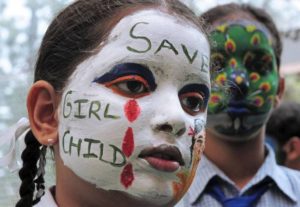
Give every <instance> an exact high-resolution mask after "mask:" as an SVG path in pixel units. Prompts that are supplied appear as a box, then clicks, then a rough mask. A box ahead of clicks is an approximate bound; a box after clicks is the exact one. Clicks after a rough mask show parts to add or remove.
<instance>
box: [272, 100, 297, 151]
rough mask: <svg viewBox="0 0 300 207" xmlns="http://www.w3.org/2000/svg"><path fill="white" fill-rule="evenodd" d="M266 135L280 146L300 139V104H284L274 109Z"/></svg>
mask: <svg viewBox="0 0 300 207" xmlns="http://www.w3.org/2000/svg"><path fill="white" fill-rule="evenodd" d="M266 133H267V134H268V135H270V136H271V137H273V138H274V139H275V140H276V141H277V142H278V144H279V145H280V146H283V145H284V144H285V143H287V142H288V141H289V140H290V139H291V138H292V137H294V136H297V137H300V104H298V103H293V102H284V103H282V104H281V105H280V106H279V107H278V108H276V109H274V110H273V112H272V114H271V116H270V119H269V121H268V123H267V128H266Z"/></svg>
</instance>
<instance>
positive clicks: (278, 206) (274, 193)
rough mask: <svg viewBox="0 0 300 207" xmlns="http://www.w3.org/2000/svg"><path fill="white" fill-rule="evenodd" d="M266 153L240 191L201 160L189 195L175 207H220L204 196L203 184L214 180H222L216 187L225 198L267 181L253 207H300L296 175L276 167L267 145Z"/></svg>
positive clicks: (206, 195)
mask: <svg viewBox="0 0 300 207" xmlns="http://www.w3.org/2000/svg"><path fill="white" fill-rule="evenodd" d="M266 150H267V156H266V158H265V161H264V163H263V165H262V166H261V167H260V168H259V170H258V172H257V173H256V175H255V176H254V177H253V178H252V179H251V181H250V182H249V183H248V184H247V185H246V186H244V187H243V189H241V190H239V189H238V188H237V187H236V186H235V184H234V183H233V181H231V180H230V179H229V178H228V177H227V176H226V175H225V174H224V173H223V172H222V171H221V170H220V169H219V168H218V167H217V166H216V165H214V164H213V163H212V162H211V161H210V160H208V159H207V158H206V157H205V156H202V159H201V161H200V164H199V167H198V169H197V173H196V176H195V178H194V181H193V183H192V185H191V187H190V189H189V191H188V192H187V194H186V195H185V196H184V197H183V199H181V201H180V202H179V203H178V204H177V205H176V206H175V207H200V206H201V207H221V204H220V203H219V202H218V201H216V200H215V199H214V198H213V197H212V196H211V195H209V194H208V193H206V191H207V189H208V188H207V186H208V185H207V184H208V183H209V182H210V180H211V179H215V177H216V176H217V177H218V179H221V180H222V182H221V186H220V187H221V189H222V190H223V192H224V194H225V196H226V197H228V198H230V197H236V196H238V195H244V193H245V192H247V191H248V190H249V189H251V187H253V186H254V185H256V184H258V183H260V182H261V181H263V180H265V178H268V179H271V180H272V182H273V185H271V187H270V188H269V189H268V190H267V191H266V192H265V193H264V194H263V195H262V196H261V197H260V199H259V200H258V202H257V205H256V207H269V206H271V207H300V172H299V171H296V170H292V169H288V168H286V167H283V166H279V165H278V164H277V163H276V160H275V155H274V152H273V150H272V149H271V147H269V146H268V145H267V146H266ZM250 191H251V190H250Z"/></svg>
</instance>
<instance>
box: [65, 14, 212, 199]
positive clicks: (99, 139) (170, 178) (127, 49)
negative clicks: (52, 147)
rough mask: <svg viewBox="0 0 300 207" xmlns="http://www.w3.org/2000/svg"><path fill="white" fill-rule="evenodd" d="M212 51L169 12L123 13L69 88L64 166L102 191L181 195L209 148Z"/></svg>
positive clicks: (156, 196)
mask: <svg viewBox="0 0 300 207" xmlns="http://www.w3.org/2000/svg"><path fill="white" fill-rule="evenodd" d="M209 55H210V54H209V44H208V41H207V40H206V38H205V36H204V34H203V33H202V32H200V31H199V30H197V29H196V28H195V26H191V25H189V24H188V23H187V22H183V21H182V20H180V19H178V18H175V17H173V16H170V15H169V14H166V13H163V12H159V11H155V10H143V11H140V12H137V13H134V14H133V15H131V16H127V17H125V18H123V19H122V20H121V21H120V22H119V23H118V24H117V25H116V26H115V27H114V29H113V30H112V32H111V34H110V35H109V37H108V41H107V42H104V43H102V44H101V50H100V52H99V53H97V54H96V55H95V56H93V57H91V58H89V59H88V60H86V61H84V62H83V63H81V64H80V65H79V66H78V67H77V69H76V71H75V72H74V74H73V75H72V76H71V77H70V79H69V82H68V84H67V85H66V87H65V91H64V94H63V99H62V102H61V106H60V108H59V110H60V113H59V114H60V118H59V120H60V124H59V137H60V155H61V157H62V159H63V161H64V164H65V165H66V166H68V167H69V168H70V169H71V170H72V171H74V173H75V174H77V175H78V176H79V177H81V178H82V179H84V180H86V181H88V182H90V183H93V184H95V185H96V186H97V187H98V188H102V189H105V190H119V191H124V192H127V193H129V194H131V195H133V196H136V197H139V198H141V199H143V200H148V201H150V202H153V203H156V204H162V205H165V204H166V203H169V202H173V201H174V200H178V199H180V198H181V196H182V195H183V193H184V192H185V191H186V190H187V188H188V186H189V185H190V183H191V181H192V178H193V176H194V173H195V169H196V166H197V164H198V161H199V159H200V155H201V152H202V150H203V144H204V143H203V139H204V138H203V137H204V135H203V134H204V132H203V129H204V126H205V123H206V102H207V99H208V96H209V88H210V81H209V73H208V71H209V70H208V65H209V62H208V61H209V60H208V57H209ZM201 99H203V101H201ZM199 104H200V106H199ZM201 104H202V105H201ZM198 106H199V107H198ZM193 140H194V141H193ZM193 143H195V145H194V144H193Z"/></svg>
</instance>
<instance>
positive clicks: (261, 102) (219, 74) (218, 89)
mask: <svg viewBox="0 0 300 207" xmlns="http://www.w3.org/2000/svg"><path fill="white" fill-rule="evenodd" d="M250 23H252V22H251V21H250ZM211 39H212V42H213V44H212V54H211V63H212V65H211V74H212V78H213V82H214V83H213V85H212V93H211V98H210V101H209V109H208V111H209V117H208V127H209V128H211V129H212V130H213V131H215V132H216V133H218V134H221V135H222V136H226V137H227V138H228V139H233V140H241V139H242V140H244V139H247V138H249V137H253V136H252V135H253V134H254V133H255V132H257V131H258V130H259V129H260V128H261V127H262V125H263V124H264V123H265V122H266V120H267V117H268V114H269V112H270V110H271V109H272V105H273V102H274V98H275V96H276V92H277V88H278V70H277V65H276V58H275V54H274V50H273V47H272V41H271V36H270V35H269V33H268V32H267V31H265V30H264V29H263V28H259V27H257V26H254V25H253V24H249V22H247V24H245V22H243V23H232V24H228V25H220V26H218V27H216V28H215V30H213V31H212V32H211ZM243 137H244V138H243Z"/></svg>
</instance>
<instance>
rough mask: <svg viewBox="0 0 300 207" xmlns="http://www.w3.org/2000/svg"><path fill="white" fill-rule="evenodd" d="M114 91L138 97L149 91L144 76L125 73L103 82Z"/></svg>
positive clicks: (126, 95)
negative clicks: (125, 74)
mask: <svg viewBox="0 0 300 207" xmlns="http://www.w3.org/2000/svg"><path fill="white" fill-rule="evenodd" d="M105 86H106V87H108V88H110V89H111V90H113V91H114V92H116V93H118V94H120V95H122V96H125V97H129V98H140V97H143V96H146V95H148V94H149V93H150V88H149V85H148V84H147V82H146V81H145V79H144V78H142V77H141V76H138V75H127V76H123V77H120V78H117V79H115V80H113V81H111V82H108V83H105Z"/></svg>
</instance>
